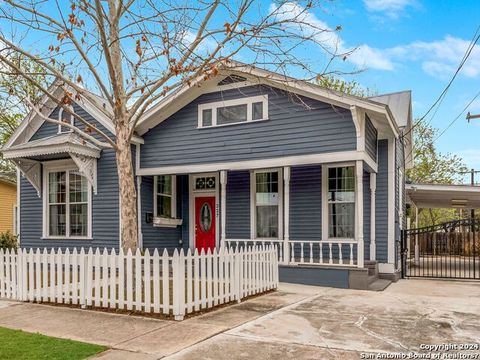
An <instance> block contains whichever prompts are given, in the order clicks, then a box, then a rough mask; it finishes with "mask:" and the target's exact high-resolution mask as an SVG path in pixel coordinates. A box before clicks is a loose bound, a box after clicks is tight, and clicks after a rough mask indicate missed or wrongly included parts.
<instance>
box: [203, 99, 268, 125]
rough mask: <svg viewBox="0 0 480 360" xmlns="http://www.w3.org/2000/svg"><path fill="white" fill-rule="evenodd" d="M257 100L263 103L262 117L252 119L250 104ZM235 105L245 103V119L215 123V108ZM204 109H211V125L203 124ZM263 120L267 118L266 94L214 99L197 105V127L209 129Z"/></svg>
mask: <svg viewBox="0 0 480 360" xmlns="http://www.w3.org/2000/svg"><path fill="white" fill-rule="evenodd" d="M258 102H261V103H262V105H263V110H262V112H263V114H262V115H263V117H262V118H261V119H255V120H254V119H253V118H252V117H253V115H252V106H253V103H258ZM236 105H247V120H246V121H238V122H234V123H228V124H217V109H219V108H223V107H228V106H236ZM204 110H211V111H212V125H209V126H204V125H203V111H204ZM263 120H268V95H258V96H250V97H243V98H238V99H232V100H223V101H216V102H211V103H206V104H200V105H198V124H197V128H198V129H209V128H214V127H220V126H230V125H239V124H246V123H251V122H257V121H263Z"/></svg>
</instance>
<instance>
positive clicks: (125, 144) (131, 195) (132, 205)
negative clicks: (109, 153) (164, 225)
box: [116, 121, 138, 251]
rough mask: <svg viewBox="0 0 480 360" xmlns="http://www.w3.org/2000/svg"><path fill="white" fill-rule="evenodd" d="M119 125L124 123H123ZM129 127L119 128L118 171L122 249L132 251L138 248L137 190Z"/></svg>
mask: <svg viewBox="0 0 480 360" xmlns="http://www.w3.org/2000/svg"><path fill="white" fill-rule="evenodd" d="M118 123H122V122H121V121H120V122H118ZM128 130H129V129H128V127H126V126H117V131H116V132H117V151H116V159H117V171H118V187H119V192H120V204H119V205H120V223H121V226H120V237H121V244H122V248H123V249H124V250H125V251H126V250H128V249H131V250H132V251H133V250H135V249H136V248H137V247H138V228H137V224H138V223H137V190H136V188H135V179H134V176H133V163H132V151H131V148H130V141H129V139H128Z"/></svg>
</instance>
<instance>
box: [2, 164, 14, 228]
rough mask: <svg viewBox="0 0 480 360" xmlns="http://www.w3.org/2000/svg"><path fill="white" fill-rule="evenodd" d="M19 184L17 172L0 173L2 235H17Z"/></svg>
mask: <svg viewBox="0 0 480 360" xmlns="http://www.w3.org/2000/svg"><path fill="white" fill-rule="evenodd" d="M16 226H17V182H16V174H15V172H13V173H9V172H4V173H0V233H3V232H7V231H10V232H11V233H12V234H16Z"/></svg>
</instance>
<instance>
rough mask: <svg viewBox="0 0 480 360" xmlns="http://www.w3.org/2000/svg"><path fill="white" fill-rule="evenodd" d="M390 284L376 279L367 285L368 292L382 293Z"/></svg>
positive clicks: (388, 281)
mask: <svg viewBox="0 0 480 360" xmlns="http://www.w3.org/2000/svg"><path fill="white" fill-rule="evenodd" d="M391 283H392V282H391V281H390V280H385V279H376V280H374V281H373V282H372V283H370V284H369V285H368V290H371V291H383V290H385V289H386V288H387V287H388V286H389V285H390V284H391Z"/></svg>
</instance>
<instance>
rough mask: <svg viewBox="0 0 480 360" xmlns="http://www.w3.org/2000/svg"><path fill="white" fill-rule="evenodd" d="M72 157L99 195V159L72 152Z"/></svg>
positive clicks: (94, 191) (95, 192)
mask: <svg viewBox="0 0 480 360" xmlns="http://www.w3.org/2000/svg"><path fill="white" fill-rule="evenodd" d="M70 157H71V158H72V160H73V161H74V162H75V164H76V165H77V166H78V171H79V172H80V173H81V174H82V175H83V176H85V178H86V179H87V181H88V182H89V183H90V185H91V186H92V188H93V193H94V194H95V195H97V159H96V158H94V157H90V156H84V155H77V154H73V153H70Z"/></svg>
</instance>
